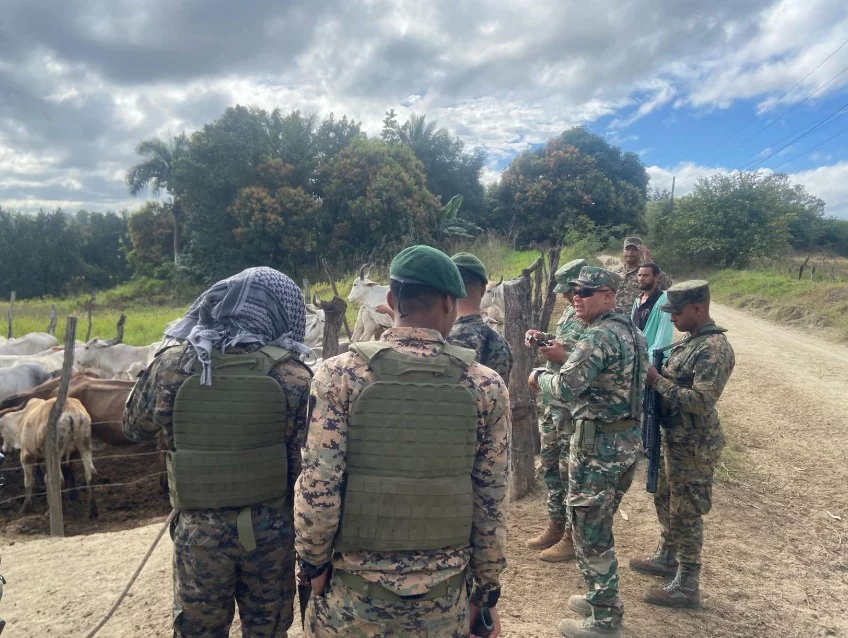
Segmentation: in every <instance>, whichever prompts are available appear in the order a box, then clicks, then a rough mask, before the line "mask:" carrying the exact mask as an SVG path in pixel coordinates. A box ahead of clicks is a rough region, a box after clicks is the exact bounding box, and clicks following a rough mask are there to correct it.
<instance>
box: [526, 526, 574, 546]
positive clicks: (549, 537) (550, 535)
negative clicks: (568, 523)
mask: <svg viewBox="0 0 848 638" xmlns="http://www.w3.org/2000/svg"><path fill="white" fill-rule="evenodd" d="M563 534H565V523H562V522H557V521H548V527H547V529H546V530H545V531H544V532H542V533H541V534H539V535H538V536H534V537H533V538H530V539H528V540H526V541H524V544H525V545H526V546H527V548H528V549H547V548H548V547H553V546H554V545H556V544H557V543H558V542H560V540H562V537H563Z"/></svg>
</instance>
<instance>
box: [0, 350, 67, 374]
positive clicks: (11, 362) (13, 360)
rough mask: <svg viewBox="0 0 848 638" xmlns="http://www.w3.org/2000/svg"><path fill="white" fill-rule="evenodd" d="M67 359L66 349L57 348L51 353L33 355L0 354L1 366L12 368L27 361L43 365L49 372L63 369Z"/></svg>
mask: <svg viewBox="0 0 848 638" xmlns="http://www.w3.org/2000/svg"><path fill="white" fill-rule="evenodd" d="M64 361H65V352H64V350H57V351H56V352H51V353H50V354H33V355H15V354H4V355H0V368H11V367H12V366H18V365H23V364H26V363H37V364H38V365H40V366H42V367H43V368H44V369H45V370H47V372H49V373H50V374H53V373H54V372H57V371H59V370H61V369H62V365H63V363H64Z"/></svg>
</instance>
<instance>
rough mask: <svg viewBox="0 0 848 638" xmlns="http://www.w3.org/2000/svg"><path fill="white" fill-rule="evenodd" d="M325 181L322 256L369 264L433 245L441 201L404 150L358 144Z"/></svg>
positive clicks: (378, 143) (332, 167)
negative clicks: (424, 244) (412, 246)
mask: <svg viewBox="0 0 848 638" xmlns="http://www.w3.org/2000/svg"><path fill="white" fill-rule="evenodd" d="M321 181H322V183H323V184H324V187H323V191H322V200H323V205H322V222H321V235H322V238H323V239H324V241H322V248H323V250H322V252H323V254H332V255H334V256H335V257H343V258H350V259H353V260H354V261H351V262H350V264H349V265H350V266H354V265H355V263H354V262H355V261H356V260H360V259H365V258H368V257H370V256H373V254H374V253H375V252H376V251H378V250H379V251H380V256H386V255H389V254H391V253H392V252H394V251H397V250H399V249H400V248H402V247H403V246H404V245H408V244H410V243H416V242H430V241H432V239H433V235H434V233H435V231H436V224H437V220H438V216H439V209H440V205H439V200H438V199H437V198H436V197H435V196H434V195H433V194H432V193H431V192H430V191H429V190H427V186H426V178H425V175H424V170H423V167H422V165H421V162H420V161H418V159H417V158H416V157H415V155H414V154H413V153H412V151H411V150H410V149H409V148H407V147H406V146H405V145H403V144H388V143H385V142H382V141H378V140H354V141H353V142H351V144H350V145H349V146H348V147H347V148H345V149H344V150H343V151H342V152H341V153H339V154H338V155H336V156H335V157H334V158H333V159H332V160H331V161H330V162H329V163H328V164H327V165H326V166H325V167H324V170H323V173H322V177H321Z"/></svg>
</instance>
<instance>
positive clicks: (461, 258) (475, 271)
mask: <svg viewBox="0 0 848 638" xmlns="http://www.w3.org/2000/svg"><path fill="white" fill-rule="evenodd" d="M451 261H452V262H453V263H455V264H456V267H457V268H459V272H460V274H462V273H469V274H472V275H474V276H475V277H478V278H480V279H482V280H483V283H484V284H487V283H489V273H488V272H487V271H486V266H484V265H483V262H482V261H480V260H479V259H478V258H477V257H476V256H474V255H472V254H471V253H456V254H455V255H454V256H453V257H451Z"/></svg>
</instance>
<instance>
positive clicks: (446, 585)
mask: <svg viewBox="0 0 848 638" xmlns="http://www.w3.org/2000/svg"><path fill="white" fill-rule="evenodd" d="M330 582H331V583H335V584H337V585H341V586H342V587H344V588H345V589H349V590H350V591H352V592H356V593H357V594H360V595H361V596H367V597H369V598H375V599H377V600H385V601H388V602H399V601H405V600H409V601H416V600H434V599H436V598H443V597H445V596H447V594H448V593H449V592H451V591H456V590H458V589H459V588H460V587H465V570H463V571H461V572H459V573H458V574H456V575H454V576H451V577H450V578H448V579H447V580H443V581H442V582H440V583H438V584H437V585H434V586H433V587H431V588H430V589H429V590H428V591H426V592H424V593H423V594H416V595H413V596H401V595H400V594H396V593H395V592H393V591H391V590H389V589H386V588H385V587H383V586H382V585H380V584H379V583H372V582H371V581H369V580H365V579H364V578H363V577H362V576H360V575H359V574H352V573H351V572H346V571H342V570H340V569H334V570H333V576H332V579H331V581H330Z"/></svg>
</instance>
